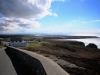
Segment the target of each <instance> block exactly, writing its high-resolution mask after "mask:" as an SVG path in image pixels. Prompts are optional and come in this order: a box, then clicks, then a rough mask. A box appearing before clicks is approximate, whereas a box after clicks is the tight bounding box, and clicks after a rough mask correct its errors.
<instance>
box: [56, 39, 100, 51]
mask: <svg viewBox="0 0 100 75" xmlns="http://www.w3.org/2000/svg"><path fill="white" fill-rule="evenodd" d="M57 40H65V41H66V40H70V41H71V40H72V41H81V42H84V44H85V46H86V45H88V44H89V43H94V44H96V45H97V46H98V48H99V49H100V38H86V39H57Z"/></svg>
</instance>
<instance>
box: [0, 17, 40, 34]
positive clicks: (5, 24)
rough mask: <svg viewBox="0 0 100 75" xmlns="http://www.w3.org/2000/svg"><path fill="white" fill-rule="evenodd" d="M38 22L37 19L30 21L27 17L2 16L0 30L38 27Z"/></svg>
mask: <svg viewBox="0 0 100 75" xmlns="http://www.w3.org/2000/svg"><path fill="white" fill-rule="evenodd" d="M39 27H40V23H39V22H37V21H31V20H28V19H23V18H19V19H17V18H16V19H14V18H6V17H3V18H1V19H0V31H10V32H14V31H18V32H20V31H24V32H25V31H28V30H34V29H35V28H39Z"/></svg>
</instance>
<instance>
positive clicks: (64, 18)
mask: <svg viewBox="0 0 100 75" xmlns="http://www.w3.org/2000/svg"><path fill="white" fill-rule="evenodd" d="M36 33H41V34H42V33H43V34H60V35H85V36H87V35H88V36H100V0H0V34H36Z"/></svg>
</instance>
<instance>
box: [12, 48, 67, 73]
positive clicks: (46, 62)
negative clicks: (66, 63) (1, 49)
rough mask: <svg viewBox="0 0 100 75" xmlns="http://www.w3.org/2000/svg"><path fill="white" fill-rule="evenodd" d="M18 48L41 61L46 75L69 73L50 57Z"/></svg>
mask: <svg viewBox="0 0 100 75" xmlns="http://www.w3.org/2000/svg"><path fill="white" fill-rule="evenodd" d="M13 48H14V47H13ZM16 49H18V48H16ZM18 50H19V51H22V52H25V53H26V54H28V55H30V56H32V57H34V58H36V59H38V60H39V61H40V62H41V63H42V65H43V67H44V69H45V71H46V73H47V75H69V74H68V73H67V72H66V71H64V70H63V69H62V68H61V67H60V66H59V65H58V64H57V63H55V62H54V61H52V60H51V59H48V58H47V57H43V56H42V55H39V54H36V53H34V52H30V51H26V50H22V49H18Z"/></svg>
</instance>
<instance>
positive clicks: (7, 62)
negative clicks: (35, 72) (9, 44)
mask: <svg viewBox="0 0 100 75" xmlns="http://www.w3.org/2000/svg"><path fill="white" fill-rule="evenodd" d="M5 49H6V47H2V48H0V75H24V74H22V73H21V70H20V67H19V66H18V65H17V64H16V62H14V61H13V60H11V59H10V58H9V56H8V55H7V54H6V52H5Z"/></svg>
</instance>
